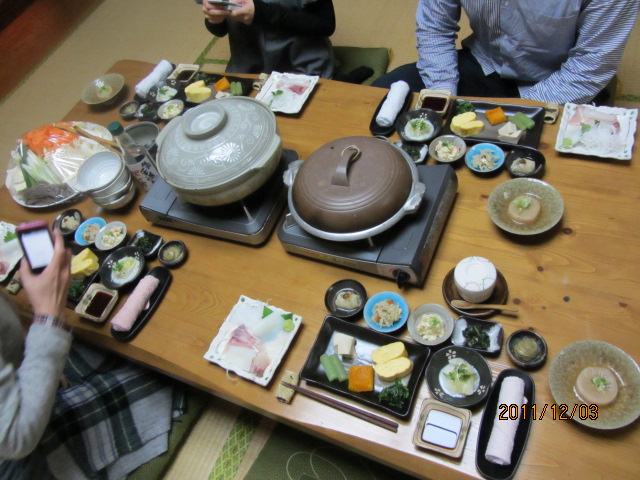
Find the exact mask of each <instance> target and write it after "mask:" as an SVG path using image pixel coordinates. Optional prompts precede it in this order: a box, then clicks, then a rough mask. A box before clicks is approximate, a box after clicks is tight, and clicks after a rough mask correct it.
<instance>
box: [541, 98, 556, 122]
mask: <svg viewBox="0 0 640 480" xmlns="http://www.w3.org/2000/svg"><path fill="white" fill-rule="evenodd" d="M559 112H560V104H558V103H556V102H549V103H547V104H546V105H545V106H544V123H548V124H552V123H555V121H556V119H557V118H558V113H559Z"/></svg>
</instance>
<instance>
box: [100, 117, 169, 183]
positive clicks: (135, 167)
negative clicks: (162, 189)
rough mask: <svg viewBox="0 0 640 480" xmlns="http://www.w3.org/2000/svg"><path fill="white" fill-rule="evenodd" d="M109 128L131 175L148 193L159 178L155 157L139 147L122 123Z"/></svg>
mask: <svg viewBox="0 0 640 480" xmlns="http://www.w3.org/2000/svg"><path fill="white" fill-rule="evenodd" d="M107 128H108V130H109V132H110V133H111V135H113V138H114V139H115V141H116V142H117V143H118V145H119V146H120V150H122V157H123V159H124V163H125V165H126V166H127V168H128V169H129V171H130V172H131V175H132V176H133V178H135V179H136V180H138V181H139V182H140V184H141V185H142V186H143V187H144V189H145V190H147V191H148V190H149V189H150V188H151V185H153V183H154V182H155V181H156V180H157V179H158V177H159V174H158V171H157V170H156V167H155V165H154V161H153V157H152V156H151V154H150V153H149V151H148V150H147V149H146V148H145V147H144V146H142V145H138V144H137V143H136V141H135V140H134V139H133V138H131V135H129V134H128V133H127V132H125V131H124V127H123V126H122V124H121V123H120V122H112V123H110V124H109V126H108V127H107Z"/></svg>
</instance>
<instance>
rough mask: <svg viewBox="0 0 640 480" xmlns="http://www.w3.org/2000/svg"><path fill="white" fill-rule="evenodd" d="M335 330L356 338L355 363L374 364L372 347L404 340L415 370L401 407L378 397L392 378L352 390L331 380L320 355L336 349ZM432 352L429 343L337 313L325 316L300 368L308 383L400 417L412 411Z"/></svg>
mask: <svg viewBox="0 0 640 480" xmlns="http://www.w3.org/2000/svg"><path fill="white" fill-rule="evenodd" d="M334 332H340V333H344V334H345V335H350V336H352V337H354V338H355V339H356V357H354V358H353V360H352V363H351V364H353V365H371V351H372V350H374V349H376V348H378V347H381V346H383V345H387V344H389V343H393V342H398V341H401V342H403V343H404V344H405V347H406V349H407V353H408V354H409V358H410V359H411V361H412V362H413V370H412V371H411V373H410V376H409V382H408V384H407V388H408V389H409V399H408V401H407V402H405V405H404V406H403V407H402V408H397V407H390V406H388V405H383V404H381V403H380V402H379V401H378V394H379V393H380V391H382V389H383V388H384V386H387V385H391V384H393V382H384V383H385V385H382V382H380V381H379V380H378V379H376V383H375V386H374V390H373V391H371V392H352V391H350V390H349V389H348V388H347V385H348V382H346V381H344V382H339V381H337V380H336V381H333V382H330V381H329V380H328V379H327V375H326V374H325V371H324V368H322V366H321V365H320V355H322V354H323V353H326V354H332V353H333V345H332V344H331V337H332V336H333V333H334ZM430 352H431V351H430V349H429V347H425V346H424V345H418V344H415V343H411V342H406V341H404V340H401V339H398V338H396V337H393V336H391V335H387V334H384V333H380V332H376V331H374V330H371V329H370V328H368V327H361V326H360V325H355V324H353V323H351V322H347V321H344V320H341V319H339V318H337V317H332V316H328V317H326V318H325V319H324V323H323V324H322V327H321V328H320V331H319V332H318V336H317V338H316V341H315V343H314V344H313V348H312V349H311V351H310V352H309V356H308V357H307V361H306V362H305V364H304V367H303V368H302V371H301V372H300V377H301V378H302V379H304V380H306V381H307V382H308V383H311V384H314V385H318V386H320V387H323V388H326V389H327V390H330V391H332V392H336V393H338V394H340V395H344V396H345V397H348V398H351V399H353V400H356V401H358V402H361V403H364V404H366V405H369V406H371V407H375V408H378V409H381V410H384V411H386V412H389V413H391V414H392V415H395V416H397V417H400V418H404V417H406V416H407V415H409V413H410V412H411V407H412V405H413V401H414V397H415V394H416V391H417V390H418V385H419V383H420V380H422V373H423V371H424V369H425V366H426V365H427V359H428V358H429V353H430ZM343 364H344V365H345V368H347V367H348V366H349V363H347V362H346V361H344V360H343Z"/></svg>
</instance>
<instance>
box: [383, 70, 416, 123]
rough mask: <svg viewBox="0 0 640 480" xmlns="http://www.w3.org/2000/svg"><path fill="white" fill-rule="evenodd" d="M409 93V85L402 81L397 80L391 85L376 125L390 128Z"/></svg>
mask: <svg viewBox="0 0 640 480" xmlns="http://www.w3.org/2000/svg"><path fill="white" fill-rule="evenodd" d="M408 93H409V84H408V83H407V82H405V81H403V80H399V81H397V82H394V83H392V84H391V89H390V90H389V93H388V94H387V98H386V100H385V101H384V103H383V104H382V107H380V111H379V112H378V116H377V117H376V123H377V124H378V125H380V126H381V127H390V126H391V125H393V122H394V121H395V120H396V117H397V116H398V112H399V111H400V109H401V108H402V105H404V100H405V98H407V94H408Z"/></svg>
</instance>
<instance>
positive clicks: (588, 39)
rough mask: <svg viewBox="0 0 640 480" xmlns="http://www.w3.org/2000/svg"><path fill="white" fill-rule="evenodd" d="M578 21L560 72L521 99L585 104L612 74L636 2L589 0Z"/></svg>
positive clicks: (632, 20) (635, 11)
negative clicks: (576, 29) (572, 40)
mask: <svg viewBox="0 0 640 480" xmlns="http://www.w3.org/2000/svg"><path fill="white" fill-rule="evenodd" d="M585 4H586V5H585V7H584V9H583V10H582V12H581V13H580V17H579V19H578V32H577V41H576V45H575V47H573V48H572V49H571V51H570V52H569V57H568V59H567V60H566V62H564V63H563V65H562V67H561V68H560V70H557V71H556V72H554V73H552V74H551V75H550V76H549V77H547V78H546V79H544V80H542V81H540V82H538V83H536V84H535V85H533V86H531V87H527V88H521V93H522V96H523V97H525V98H531V99H533V100H540V101H543V102H557V103H560V104H563V103H566V102H574V103H585V102H589V101H591V100H592V99H593V97H595V96H596V95H597V94H598V93H599V92H600V91H601V90H602V89H604V88H605V87H606V86H607V84H608V83H609V82H610V81H611V79H612V78H613V76H614V75H615V73H616V71H617V70H618V67H619V66H620V62H621V60H622V54H623V51H624V47H625V45H626V43H627V39H628V38H629V35H630V33H631V30H632V29H633V25H634V23H635V20H636V17H637V15H638V8H639V6H640V1H639V0H590V1H587V2H585Z"/></svg>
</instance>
